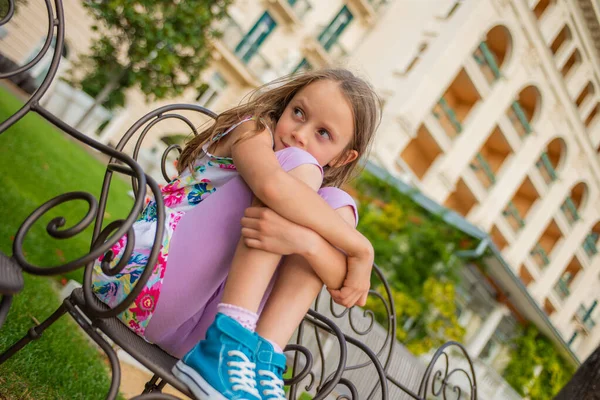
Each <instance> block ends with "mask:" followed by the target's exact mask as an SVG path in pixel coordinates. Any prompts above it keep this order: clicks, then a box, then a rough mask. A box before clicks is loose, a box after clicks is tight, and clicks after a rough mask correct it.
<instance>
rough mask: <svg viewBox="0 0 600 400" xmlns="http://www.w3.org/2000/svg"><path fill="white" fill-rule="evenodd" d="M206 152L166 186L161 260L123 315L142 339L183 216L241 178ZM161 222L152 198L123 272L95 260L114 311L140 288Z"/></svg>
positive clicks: (117, 248)
mask: <svg viewBox="0 0 600 400" xmlns="http://www.w3.org/2000/svg"><path fill="white" fill-rule="evenodd" d="M250 119H253V118H247V119H244V120H242V121H241V122H240V123H242V122H245V121H248V120H250ZM237 125H238V124H236V125H234V126H233V127H231V128H230V129H228V130H227V131H226V132H225V133H223V134H222V135H220V137H222V136H224V135H225V134H227V133H229V132H230V131H231V130H233V129H234V128H235V127H236V126H237ZM204 152H205V155H204V156H202V157H201V158H199V159H198V160H197V161H196V162H195V163H194V166H193V168H191V170H190V169H187V170H185V171H183V172H182V173H181V175H179V176H178V177H177V178H175V179H174V180H173V181H171V182H169V184H167V185H165V186H164V187H162V188H161V194H162V197H163V200H164V204H165V217H166V218H165V228H164V234H163V238H162V242H161V247H160V251H159V254H158V258H157V262H156V264H155V265H154V266H152V273H151V274H150V277H149V278H148V281H147V282H146V284H145V285H144V288H143V289H142V291H141V292H140V294H139V295H138V296H137V297H136V299H135V301H134V302H133V303H132V304H131V305H130V306H129V307H128V308H127V309H126V310H125V311H123V312H122V313H121V314H119V315H118V317H119V318H120V319H121V321H123V323H124V324H125V325H126V326H128V327H129V328H130V329H131V330H133V331H134V332H135V333H137V334H138V335H140V336H143V335H144V332H145V331H146V328H147V327H148V323H149V322H150V319H151V318H152V314H153V313H154V310H155V309H156V305H157V304H158V301H159V299H160V289H161V286H162V282H163V278H164V276H165V271H166V267H167V260H168V257H169V245H170V241H171V237H172V236H173V232H174V231H175V229H176V228H177V224H178V223H179V221H180V220H181V217H182V216H183V215H184V214H185V213H186V212H187V211H189V210H191V209H192V208H193V207H195V206H197V205H198V204H200V203H201V202H202V201H203V200H205V199H206V198H207V197H208V196H210V195H211V194H212V193H214V192H215V191H216V190H217V188H219V187H220V186H222V185H223V184H225V183H226V182H228V181H229V180H230V179H231V178H233V177H235V176H237V171H236V169H235V166H234V164H233V160H232V159H231V158H229V157H217V156H213V155H211V154H210V153H209V152H208V145H206V146H205V147H204ZM157 222H158V217H157V207H156V202H155V201H154V200H152V199H151V200H150V201H149V202H148V204H147V205H146V207H145V208H144V210H143V211H142V212H141V214H140V216H139V217H138V218H137V220H136V222H135V223H134V224H133V230H134V237H135V238H136V245H135V246H134V250H133V252H132V254H131V256H130V257H129V260H128V261H127V264H126V266H125V267H124V268H123V270H122V271H121V272H120V273H118V274H116V275H115V276H107V275H105V274H104V273H103V272H102V268H101V262H102V260H103V258H104V256H101V257H99V258H98V260H96V262H95V264H94V271H93V276H92V290H93V291H94V293H95V294H96V297H98V298H99V299H100V300H101V301H102V302H103V303H105V304H107V305H108V306H109V307H111V308H114V307H115V306H117V305H118V304H119V303H121V302H122V301H123V300H124V299H125V298H126V297H127V295H129V293H131V291H132V290H133V289H134V288H135V285H136V283H137V281H138V280H139V279H140V277H141V275H142V273H143V272H144V270H145V268H146V264H147V263H148V259H149V256H150V251H151V249H152V243H153V242H154V240H153V238H154V232H156V224H157ZM144 235H146V239H145V241H144V240H141V241H138V239H140V238H142V237H144ZM147 236H150V237H151V239H152V240H148V238H147ZM140 242H141V243H140ZM126 244H127V237H126V236H123V237H122V238H120V239H119V241H118V242H117V243H115V244H114V245H113V246H112V248H111V250H112V252H113V254H114V257H113V258H112V260H111V261H110V263H109V265H110V267H111V268H112V267H115V266H116V265H117V263H118V262H119V261H120V260H121V258H122V256H123V253H124V252H125V247H126Z"/></svg>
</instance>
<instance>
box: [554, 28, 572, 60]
mask: <svg viewBox="0 0 600 400" xmlns="http://www.w3.org/2000/svg"><path fill="white" fill-rule="evenodd" d="M571 40H572V35H571V29H569V26H568V25H565V26H563V28H562V29H561V31H560V32H559V33H558V35H556V37H555V38H554V40H553V41H552V44H551V45H550V51H552V54H553V55H555V56H556V54H558V52H559V51H561V49H562V48H564V46H565V45H567V44H568V43H570V42H571Z"/></svg>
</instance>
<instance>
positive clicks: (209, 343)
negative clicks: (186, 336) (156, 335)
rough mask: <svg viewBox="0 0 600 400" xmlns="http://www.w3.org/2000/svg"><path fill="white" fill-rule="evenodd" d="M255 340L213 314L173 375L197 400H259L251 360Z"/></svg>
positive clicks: (224, 318) (256, 345)
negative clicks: (201, 335) (212, 317)
mask: <svg viewBox="0 0 600 400" xmlns="http://www.w3.org/2000/svg"><path fill="white" fill-rule="evenodd" d="M257 347H258V337H257V335H256V334H255V333H253V332H250V331H249V330H248V329H246V328H244V327H243V326H242V325H240V324H239V323H238V322H237V321H235V320H234V319H232V318H230V317H228V316H226V315H223V314H217V316H216V317H215V321H214V322H213V323H212V324H211V326H210V327H209V328H208V331H207V332H206V339H204V340H202V341H200V343H198V344H197V345H196V346H195V347H194V348H193V349H192V350H190V352H189V353H187V354H186V355H185V356H184V357H183V358H182V359H181V360H179V361H178V362H177V364H175V366H174V367H173V374H174V375H175V376H176V377H177V378H179V379H180V380H181V381H182V382H183V383H185V384H186V385H187V387H188V388H189V389H190V391H191V392H192V393H193V394H194V396H196V397H197V398H198V399H200V400H242V399H244V400H262V399H261V397H260V395H259V394H258V390H257V389H256V373H255V369H256V364H255V363H254V358H255V354H256V349H257Z"/></svg>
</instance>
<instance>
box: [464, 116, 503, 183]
mask: <svg viewBox="0 0 600 400" xmlns="http://www.w3.org/2000/svg"><path fill="white" fill-rule="evenodd" d="M511 153H512V148H511V147H510V145H509V144H508V142H507V140H506V138H505V137H504V134H503V133H502V131H501V130H500V127H498V126H496V127H495V128H494V130H493V131H492V133H491V135H490V136H489V137H488V139H487V140H486V142H485V143H484V144H483V146H481V149H480V150H479V153H477V155H476V156H475V159H474V160H473V161H472V162H471V169H472V170H473V171H474V172H475V175H476V176H477V179H479V181H480V182H481V184H482V185H483V186H484V187H485V188H486V189H489V188H490V187H491V186H493V185H494V184H495V183H496V176H497V175H498V173H499V172H500V170H501V168H502V166H503V165H504V162H505V161H506V159H507V158H508V157H509V156H510V154H511Z"/></svg>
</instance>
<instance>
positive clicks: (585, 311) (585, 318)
mask: <svg viewBox="0 0 600 400" xmlns="http://www.w3.org/2000/svg"><path fill="white" fill-rule="evenodd" d="M597 305H598V300H594V302H593V303H592V305H591V306H590V307H589V308H586V307H585V306H584V305H583V304H581V305H580V306H579V308H578V309H577V313H576V314H575V321H577V322H578V323H579V324H581V326H582V328H583V329H584V330H585V331H586V333H588V334H589V333H590V331H591V330H592V329H594V327H595V326H596V321H594V319H593V318H592V313H593V312H594V309H595V308H596V306H597Z"/></svg>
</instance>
